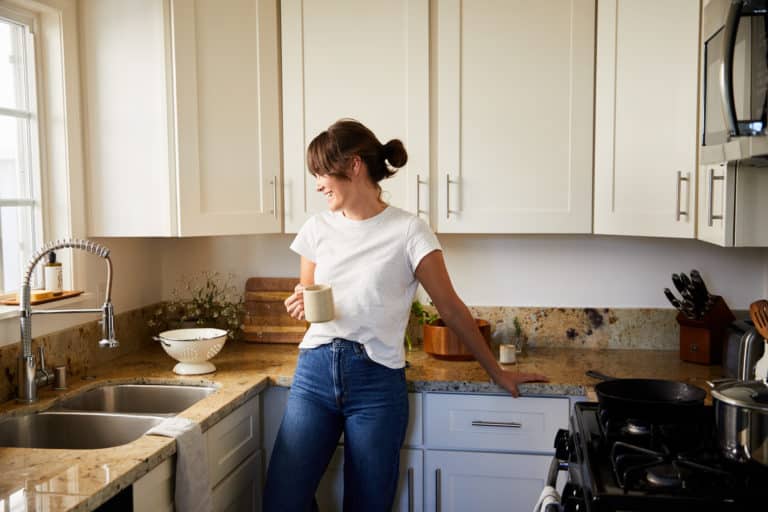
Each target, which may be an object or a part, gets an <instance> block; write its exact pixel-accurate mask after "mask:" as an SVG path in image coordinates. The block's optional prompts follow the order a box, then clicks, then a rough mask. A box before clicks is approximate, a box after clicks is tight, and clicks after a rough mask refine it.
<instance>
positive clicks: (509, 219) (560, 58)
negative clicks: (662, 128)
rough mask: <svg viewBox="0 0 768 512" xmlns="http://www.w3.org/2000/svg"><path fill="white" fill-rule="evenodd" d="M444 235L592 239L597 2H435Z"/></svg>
mask: <svg viewBox="0 0 768 512" xmlns="http://www.w3.org/2000/svg"><path fill="white" fill-rule="evenodd" d="M435 9H436V12H435V19H436V24H435V28H436V52H435V58H436V78H437V81H436V84H435V87H434V89H433V91H435V94H436V97H437V101H436V106H437V111H436V113H437V123H436V127H435V132H436V140H437V166H436V171H437V172H436V175H437V178H438V179H437V181H438V183H437V184H435V186H434V187H433V188H434V189H435V190H436V191H437V201H436V207H437V215H436V216H435V217H433V220H434V221H435V224H436V225H435V227H436V228H437V231H439V232H442V233H589V232H591V228H592V225H591V213H592V141H593V137H592V126H593V114H592V112H593V83H594V81H593V74H594V30H595V2H594V1H593V0H556V1H550V2H531V1H527V0H515V1H510V0H478V1H472V2H462V1H460V0H443V1H440V2H437V3H436V5H435Z"/></svg>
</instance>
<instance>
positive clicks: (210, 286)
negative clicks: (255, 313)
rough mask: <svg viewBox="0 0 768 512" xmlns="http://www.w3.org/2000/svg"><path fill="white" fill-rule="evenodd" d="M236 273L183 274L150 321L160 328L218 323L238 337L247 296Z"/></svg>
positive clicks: (154, 327) (207, 325) (219, 326)
mask: <svg viewBox="0 0 768 512" xmlns="http://www.w3.org/2000/svg"><path fill="white" fill-rule="evenodd" d="M233 278H234V276H233V275H231V274H230V275H227V276H223V275H221V274H220V273H218V272H203V273H201V274H198V275H196V276H193V277H191V278H182V286H181V287H177V288H175V289H174V290H173V292H172V299H171V300H170V301H168V302H165V303H163V304H161V305H160V306H158V308H157V309H156V310H155V312H154V313H153V314H152V316H151V318H150V319H149V320H148V321H147V324H148V325H149V326H150V327H151V328H153V329H155V330H156V331H157V332H160V331H164V330H167V329H180V328H184V327H217V328H219V329H224V330H226V331H227V335H228V337H229V338H230V339H232V340H235V339H238V338H239V337H240V335H241V334H242V332H243V314H244V304H245V301H244V298H243V294H242V293H241V292H240V291H239V290H238V289H237V288H236V287H235V285H234V284H232V280H233Z"/></svg>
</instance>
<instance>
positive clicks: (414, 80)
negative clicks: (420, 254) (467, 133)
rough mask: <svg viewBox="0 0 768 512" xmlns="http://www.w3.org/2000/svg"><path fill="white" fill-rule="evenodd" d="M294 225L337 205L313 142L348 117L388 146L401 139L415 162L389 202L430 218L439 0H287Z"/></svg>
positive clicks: (286, 101)
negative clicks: (311, 162)
mask: <svg viewBox="0 0 768 512" xmlns="http://www.w3.org/2000/svg"><path fill="white" fill-rule="evenodd" d="M281 17H282V24H281V29H282V68H283V76H282V79H283V82H282V83H283V138H284V140H283V142H284V153H283V161H284V162H285V170H284V190H285V230H286V231H287V232H295V231H297V230H298V229H299V228H300V227H301V225H302V224H303V223H304V221H305V220H306V219H307V218H308V217H309V216H310V215H311V214H313V213H316V212H319V211H323V210H325V209H327V206H326V204H325V200H324V198H323V197H322V196H321V195H320V194H318V193H317V192H315V180H314V178H313V177H312V176H311V175H310V174H309V173H308V172H307V167H306V148H307V146H308V145H309V142H310V141H311V140H312V139H313V138H314V137H315V136H316V135H317V134H319V133H320V132H321V131H323V130H325V129H326V128H328V126H330V125H331V124H332V123H334V122H335V121H337V120H338V119H340V118H345V117H349V118H354V119H357V120H358V121H360V122H362V123H363V124H365V125H366V126H368V127H369V128H370V129H371V130H373V132H374V133H375V134H376V135H377V136H378V137H379V138H380V140H381V142H382V143H384V142H386V141H387V140H389V139H392V138H398V139H401V140H402V141H403V143H404V144H405V148H406V150H407V151H408V163H407V165H406V166H405V167H404V168H403V169H401V170H400V171H399V172H398V173H397V174H396V175H395V176H394V177H393V178H390V179H388V180H385V181H383V182H382V183H381V185H382V188H383V190H384V193H383V198H384V200H386V201H387V202H388V203H390V204H392V205H394V206H398V207H401V208H404V209H407V210H409V211H411V212H414V213H416V212H417V211H420V212H421V213H422V214H424V215H425V218H426V215H427V214H426V211H427V209H428V202H429V1H428V0H401V1H398V2H391V1H386V0H367V1H365V2H360V1H358V0H324V1H322V2H317V1H302V0H283V1H282V4H281Z"/></svg>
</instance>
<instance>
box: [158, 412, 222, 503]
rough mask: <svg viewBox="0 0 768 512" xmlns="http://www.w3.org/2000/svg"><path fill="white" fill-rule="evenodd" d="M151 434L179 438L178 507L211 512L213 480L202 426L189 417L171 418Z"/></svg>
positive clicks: (177, 457) (177, 443)
mask: <svg viewBox="0 0 768 512" xmlns="http://www.w3.org/2000/svg"><path fill="white" fill-rule="evenodd" d="M147 434H153V435H156V436H165V437H173V438H175V439H176V488H175V492H174V503H175V508H176V510H183V511H184V512H211V511H212V510H213V499H212V497H211V479H210V476H209V474H208V453H207V450H206V442H205V438H204V437H203V431H202V429H201V428H200V425H198V424H197V423H195V422H194V421H192V420H188V419H187V418H180V417H175V418H167V419H165V420H163V421H162V422H161V423H160V424H158V425H157V426H155V427H152V428H151V429H150V430H149V432H147Z"/></svg>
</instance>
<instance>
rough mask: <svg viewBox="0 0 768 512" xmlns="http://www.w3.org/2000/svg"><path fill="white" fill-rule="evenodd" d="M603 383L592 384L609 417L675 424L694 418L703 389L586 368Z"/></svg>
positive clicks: (696, 414)
mask: <svg viewBox="0 0 768 512" xmlns="http://www.w3.org/2000/svg"><path fill="white" fill-rule="evenodd" d="M587 375H588V376H590V377H593V378H595V379H600V380H602V381H603V382H601V383H599V384H597V385H596V386H595V393H597V400H598V402H599V403H600V406H601V408H602V409H604V410H605V411H606V412H607V413H608V414H609V415H610V416H612V417H615V418H623V419H629V418H631V419H641V420H647V421H653V422H665V423H666V422H669V423H673V422H674V423H678V422H685V421H686V420H687V419H692V418H696V417H698V413H699V412H700V409H701V408H702V407H703V406H704V398H706V396H707V392H706V391H704V390H703V389H701V388H699V387H696V386H693V385H691V384H686V383H685V382H677V381H673V380H660V379H616V378H613V377H608V376H607V375H603V374H602V373H599V372H595V371H592V370H590V371H588V372H587Z"/></svg>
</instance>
